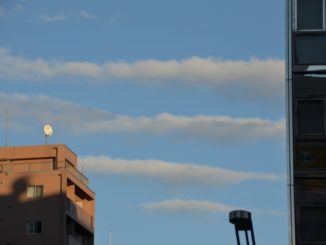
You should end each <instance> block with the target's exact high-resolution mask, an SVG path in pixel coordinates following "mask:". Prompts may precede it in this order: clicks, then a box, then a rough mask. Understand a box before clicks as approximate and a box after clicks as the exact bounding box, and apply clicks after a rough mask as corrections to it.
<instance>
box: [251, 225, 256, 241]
mask: <svg viewBox="0 0 326 245" xmlns="http://www.w3.org/2000/svg"><path fill="white" fill-rule="evenodd" d="M251 240H252V245H256V242H255V234H254V227H253V226H251Z"/></svg>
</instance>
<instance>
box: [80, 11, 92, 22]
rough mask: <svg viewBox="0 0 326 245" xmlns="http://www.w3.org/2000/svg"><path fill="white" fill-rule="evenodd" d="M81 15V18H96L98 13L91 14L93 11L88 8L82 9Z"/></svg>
mask: <svg viewBox="0 0 326 245" xmlns="http://www.w3.org/2000/svg"><path fill="white" fill-rule="evenodd" d="M79 15H80V17H81V18H83V19H86V20H89V19H96V15H94V14H91V13H89V12H87V11H86V10H81V11H80V12H79Z"/></svg>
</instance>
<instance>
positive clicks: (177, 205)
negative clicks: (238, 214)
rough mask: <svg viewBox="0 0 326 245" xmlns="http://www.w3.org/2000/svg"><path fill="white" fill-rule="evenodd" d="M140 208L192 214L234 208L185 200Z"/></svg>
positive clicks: (228, 210)
mask: <svg viewBox="0 0 326 245" xmlns="http://www.w3.org/2000/svg"><path fill="white" fill-rule="evenodd" d="M140 207H141V208H143V209H144V210H147V211H159V212H162V211H163V212H192V213H211V212H222V213H227V212H230V211H231V210H232V209H234V207H232V206H228V205H225V204H223V203H219V202H212V201H207V200H183V199H171V200H163V201H159V202H151V203H142V204H140Z"/></svg>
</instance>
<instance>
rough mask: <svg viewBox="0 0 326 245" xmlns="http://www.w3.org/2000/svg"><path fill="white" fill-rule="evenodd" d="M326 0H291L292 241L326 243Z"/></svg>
mask: <svg viewBox="0 0 326 245" xmlns="http://www.w3.org/2000/svg"><path fill="white" fill-rule="evenodd" d="M325 8H326V6H325V0H287V55H286V57H287V62H286V63H287V69H286V71H287V72H286V83H287V102H288V115H287V118H288V120H287V122H288V124H287V129H288V130H287V132H288V174H289V175H288V193H289V195H288V196H289V210H290V212H289V213H290V215H289V221H290V222H289V223H290V242H289V243H290V244H291V245H314V244H326V229H325V227H326V29H325V26H326V20H325Z"/></svg>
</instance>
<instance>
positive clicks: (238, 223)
mask: <svg viewBox="0 0 326 245" xmlns="http://www.w3.org/2000/svg"><path fill="white" fill-rule="evenodd" d="M229 221H230V223H231V224H234V228H235V235H236V238H237V244H238V245H240V236H239V231H244V232H245V235H246V242H247V245H249V244H250V243H249V238H248V231H250V234H251V244H252V245H255V244H256V243H255V235H254V227H253V225H252V220H251V213H250V212H248V211H245V210H234V211H231V212H230V213H229Z"/></svg>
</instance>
